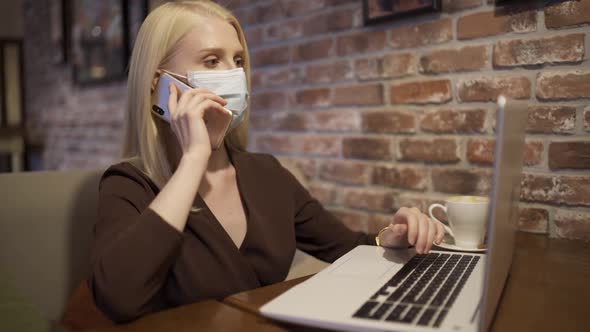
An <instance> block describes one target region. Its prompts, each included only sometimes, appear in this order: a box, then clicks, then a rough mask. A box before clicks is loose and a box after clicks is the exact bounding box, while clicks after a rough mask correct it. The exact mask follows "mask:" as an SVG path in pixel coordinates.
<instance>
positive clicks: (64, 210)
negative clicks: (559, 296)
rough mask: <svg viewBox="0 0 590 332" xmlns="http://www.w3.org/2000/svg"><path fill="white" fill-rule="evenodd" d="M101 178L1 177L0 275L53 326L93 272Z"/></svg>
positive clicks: (85, 174)
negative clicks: (79, 286)
mask: <svg viewBox="0 0 590 332" xmlns="http://www.w3.org/2000/svg"><path fill="white" fill-rule="evenodd" d="M102 173H103V171H102V170H100V171H99V170H92V171H89V170H83V171H68V172H30V173H6V174H0V236H1V237H2V238H1V239H0V273H3V274H5V275H6V276H7V277H8V279H9V280H10V281H11V283H12V284H13V285H14V286H15V287H16V288H17V290H18V292H19V293H21V294H22V295H23V296H24V297H25V298H26V300H28V301H29V302H30V303H31V304H32V305H33V306H34V308H35V309H37V310H38V311H39V312H40V313H41V314H42V315H43V316H45V317H47V318H48V319H49V320H52V321H57V320H59V319H60V317H61V314H62V312H63V310H64V307H65V304H66V301H67V299H68V297H69V296H70V294H71V293H72V291H73V290H74V288H75V287H76V286H77V285H78V284H79V283H80V281H81V280H82V279H83V278H85V277H86V275H87V273H88V271H89V264H90V249H91V248H90V247H91V244H92V229H93V227H94V224H95V223H96V220H97V203H98V183H99V180H100V177H101V175H102Z"/></svg>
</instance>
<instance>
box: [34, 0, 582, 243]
mask: <svg viewBox="0 0 590 332" xmlns="http://www.w3.org/2000/svg"><path fill="white" fill-rule="evenodd" d="M220 2H221V3H225V4H228V3H229V4H230V5H231V6H232V8H233V9H234V11H235V13H236V14H237V16H238V17H239V18H240V20H241V22H242V24H243V25H244V27H245V29H246V33H247V39H248V42H249V46H250V51H251V55H252V62H253V65H254V70H253V77H252V82H253V98H252V109H253V112H252V119H251V124H252V133H251V144H250V145H251V150H254V151H263V152H268V153H273V154H275V155H277V156H279V157H280V158H285V159H291V160H294V161H296V162H297V163H298V164H299V165H300V166H301V167H302V169H303V171H304V173H305V174H306V175H307V176H308V178H309V179H310V181H311V191H312V193H313V194H314V195H315V196H316V197H317V198H318V199H319V200H321V201H322V202H323V203H324V204H325V205H326V207H328V208H329V209H330V210H331V211H333V212H334V213H335V214H336V215H337V216H338V217H340V218H341V219H342V220H343V221H344V222H345V223H346V224H347V225H349V226H350V227H352V228H354V229H362V230H369V231H376V230H378V229H379V228H380V227H382V226H383V225H384V224H385V223H387V222H389V220H390V215H391V213H392V212H393V211H395V209H397V208H398V207H400V206H404V205H414V206H418V207H420V208H422V209H424V208H426V207H427V205H428V204H430V203H431V202H436V201H441V200H443V199H444V198H445V197H447V196H449V195H454V194H472V193H473V194H486V193H488V192H489V190H490V174H491V164H492V161H493V155H492V151H493V144H494V143H493V126H494V123H493V119H494V114H493V110H494V104H493V101H494V100H495V98H496V97H497V95H498V94H500V93H504V94H506V95H508V96H511V97H513V98H517V99H524V100H529V101H530V105H531V106H530V108H529V123H528V129H527V130H528V136H527V144H526V151H525V162H526V167H525V174H524V180H523V190H522V193H521V199H522V203H521V208H522V210H521V211H522V212H521V219H520V225H519V226H520V228H521V229H523V230H525V231H529V232H536V233H547V234H550V235H551V236H560V237H565V238H569V239H579V238H581V239H586V240H590V171H589V170H590V158H589V156H590V136H589V134H590V103H589V100H590V99H589V98H590V83H589V82H590V66H589V64H590V61H589V60H588V57H589V54H590V46H589V45H590V25H589V24H590V0H581V1H564V2H562V1H557V2H552V3H553V4H552V5H547V6H544V3H546V1H538V2H529V3H528V4H527V5H525V6H524V7H522V6H521V7H498V8H496V7H495V6H494V5H493V4H489V3H487V2H486V0H452V1H450V0H444V1H443V3H444V10H443V12H442V13H441V14H435V15H426V16H419V17H413V18H406V19H402V20H396V21H394V22H392V23H385V24H380V25H374V26H370V27H363V23H362V13H361V6H360V1H351V0H290V1H279V0H251V1H246V0H242V1H238V0H222V1H220ZM515 2H519V1H515ZM25 16H26V24H25V36H26V43H25V48H26V52H27V58H26V74H27V81H26V89H27V91H26V93H27V116H28V121H27V122H28V123H27V126H28V128H29V131H30V136H31V139H32V140H34V141H38V142H42V143H44V146H45V150H44V151H45V152H44V164H45V168H48V169H69V168H94V167H106V166H107V165H109V164H110V163H112V162H115V161H116V160H117V153H118V149H119V143H120V141H121V137H122V135H121V134H122V119H123V110H124V101H125V100H124V99H125V84H124V82H119V83H113V84H110V85H106V86H97V87H88V88H79V87H76V86H75V85H73V84H72V82H71V77H72V76H71V72H70V68H69V67H68V66H66V65H55V64H53V63H51V54H52V53H51V52H49V50H50V49H51V45H50V43H49V29H48V27H49V17H48V4H47V0H25Z"/></svg>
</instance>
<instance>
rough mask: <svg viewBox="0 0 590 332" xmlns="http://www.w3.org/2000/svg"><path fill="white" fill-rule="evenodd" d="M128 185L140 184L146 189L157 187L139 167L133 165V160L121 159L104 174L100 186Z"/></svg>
mask: <svg viewBox="0 0 590 332" xmlns="http://www.w3.org/2000/svg"><path fill="white" fill-rule="evenodd" d="M105 185H108V186H109V187H128V186H129V185H134V186H140V187H142V188H145V189H148V188H150V189H152V190H154V189H157V187H156V186H155V184H154V183H153V181H152V180H151V179H150V178H149V177H148V175H147V174H145V173H144V172H142V171H141V170H140V169H139V167H137V166H135V165H133V162H132V161H120V162H118V163H116V164H113V165H111V166H109V167H108V168H107V169H106V170H105V171H104V173H103V174H102V177H101V180H100V188H101V189H102V187H104V186H105Z"/></svg>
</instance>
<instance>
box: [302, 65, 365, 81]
mask: <svg viewBox="0 0 590 332" xmlns="http://www.w3.org/2000/svg"><path fill="white" fill-rule="evenodd" d="M353 77H354V73H353V71H352V66H351V65H350V63H349V62H348V61H346V60H339V61H335V62H330V63H325V64H318V65H308V66H307V68H306V70H305V82H307V83H333V82H338V81H345V80H348V79H351V78H353Z"/></svg>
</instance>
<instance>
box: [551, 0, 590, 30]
mask: <svg viewBox="0 0 590 332" xmlns="http://www.w3.org/2000/svg"><path fill="white" fill-rule="evenodd" d="M583 24H590V0H576V1H563V2H557V3H554V4H552V5H549V6H547V7H545V25H546V26H547V27H548V28H550V29H556V28H562V27H568V26H574V25H583Z"/></svg>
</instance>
